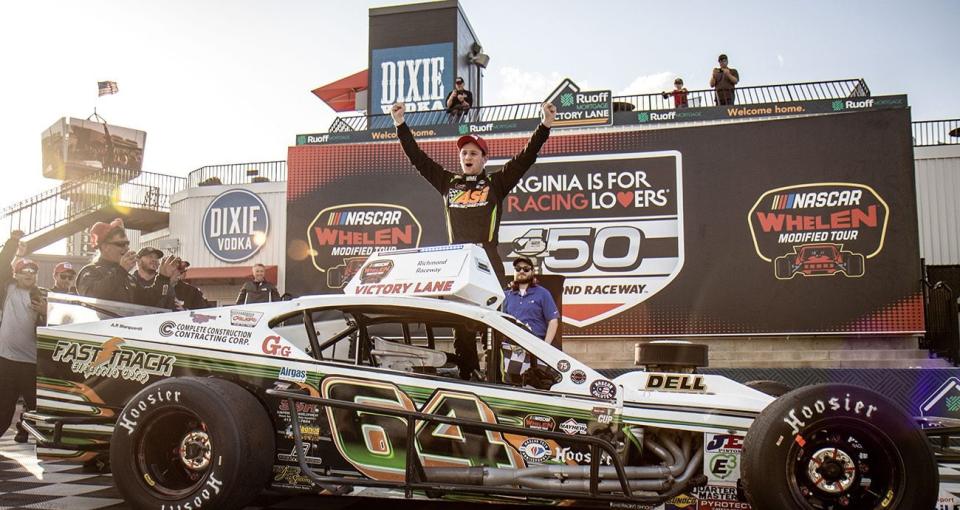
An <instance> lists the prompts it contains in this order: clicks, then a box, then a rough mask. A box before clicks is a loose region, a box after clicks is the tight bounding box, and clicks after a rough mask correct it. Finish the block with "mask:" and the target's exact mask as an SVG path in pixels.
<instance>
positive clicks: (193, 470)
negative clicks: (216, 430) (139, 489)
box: [135, 408, 213, 500]
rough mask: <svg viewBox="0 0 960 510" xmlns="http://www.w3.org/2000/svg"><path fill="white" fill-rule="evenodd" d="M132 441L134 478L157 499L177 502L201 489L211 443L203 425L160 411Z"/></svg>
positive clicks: (183, 413)
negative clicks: (135, 471) (134, 465)
mask: <svg viewBox="0 0 960 510" xmlns="http://www.w3.org/2000/svg"><path fill="white" fill-rule="evenodd" d="M135 441H136V442H135V448H136V459H137V460H136V469H137V470H138V471H139V472H138V473H137V474H138V475H139V477H140V478H141V479H142V480H143V481H144V482H145V483H146V485H147V486H148V487H149V489H150V490H151V491H153V492H154V493H155V494H156V495H157V496H158V497H160V498H162V499H168V500H175V499H180V498H183V497H186V496H188V495H190V494H192V493H193V492H194V491H195V490H196V489H198V488H199V487H200V486H201V485H203V483H204V481H205V479H206V475H207V473H208V472H209V468H210V459H211V457H212V454H213V443H212V441H211V439H210V435H209V433H208V431H207V427H206V424H204V423H203V421H202V420H201V419H200V418H199V417H198V416H197V415H196V414H194V413H193V412H191V411H188V410H186V409H182V408H176V409H167V410H164V411H162V412H160V413H158V414H157V415H155V417H154V419H152V420H151V421H150V423H149V424H147V425H146V426H145V427H144V429H143V431H142V432H141V433H140V434H139V435H138V437H137V439H136V440H135Z"/></svg>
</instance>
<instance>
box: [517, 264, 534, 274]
mask: <svg viewBox="0 0 960 510" xmlns="http://www.w3.org/2000/svg"><path fill="white" fill-rule="evenodd" d="M513 269H514V270H515V271H516V272H518V273H529V272H530V271H533V268H532V267H530V266H517V267H515V268H513Z"/></svg>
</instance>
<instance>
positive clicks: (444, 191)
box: [390, 103, 557, 286]
mask: <svg viewBox="0 0 960 510" xmlns="http://www.w3.org/2000/svg"><path fill="white" fill-rule="evenodd" d="M541 110H542V115H543V119H542V121H541V122H540V125H539V126H537V130H536V131H534V132H533V136H531V137H530V141H529V142H527V146H526V147H525V148H524V149H523V150H522V151H520V153H519V154H517V155H516V156H514V157H513V159H511V160H510V161H508V162H507V163H506V164H505V165H504V166H503V171H501V172H496V173H493V174H490V175H488V174H487V173H486V172H484V166H486V164H487V160H488V159H489V154H488V150H487V142H486V141H485V140H484V139H483V138H480V137H479V136H477V135H466V136H461V137H460V138H459V139H458V140H457V148H458V149H459V150H460V169H461V170H462V171H463V174H454V173H450V172H448V171H446V170H444V168H443V167H442V166H440V165H439V164H437V163H436V162H435V161H434V160H432V159H430V156H427V155H426V153H424V152H423V151H422V150H420V147H419V146H418V145H417V141H416V140H415V139H414V137H413V133H412V132H411V131H410V127H409V126H407V124H406V123H405V122H404V118H403V115H404V112H405V111H406V108H405V107H404V105H403V103H396V104H394V105H393V107H392V108H391V110H390V115H391V116H393V123H394V125H395V126H396V127H397V138H398V139H399V140H400V145H401V146H402V147H403V152H404V153H406V155H407V158H409V159H410V163H412V164H413V166H415V167H416V168H417V171H418V172H420V175H422V176H423V178H424V179H426V180H427V181H428V182H429V183H430V184H431V185H432V186H433V187H434V189H436V190H437V192H439V193H440V194H441V195H442V196H443V197H444V209H445V210H446V214H447V232H448V235H449V238H450V242H451V243H454V244H459V243H475V244H479V245H480V246H482V247H483V249H484V250H485V251H486V252H487V257H488V258H489V259H490V263H491V264H492V265H493V270H494V272H495V273H496V275H497V279H498V281H499V284H500V285H501V286H502V285H504V283H505V281H506V274H505V271H504V269H503V261H502V260H501V259H500V255H499V254H498V253H497V242H498V236H499V231H500V217H501V216H502V214H503V208H502V202H503V199H504V198H506V197H507V194H509V193H510V190H512V189H513V187H514V186H516V185H517V182H519V181H520V178H521V177H523V174H525V173H526V172H527V170H529V169H530V167H531V166H533V164H534V162H536V160H537V153H539V152H540V148H541V147H543V144H544V143H546V141H547V137H549V136H550V126H552V125H553V120H554V119H555V118H556V116H557V107H556V106H554V105H553V104H551V103H544V104H543V105H542V106H541Z"/></svg>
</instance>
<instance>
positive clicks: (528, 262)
mask: <svg viewBox="0 0 960 510" xmlns="http://www.w3.org/2000/svg"><path fill="white" fill-rule="evenodd" d="M521 263H524V264H526V265H528V266H531V267H532V266H533V261H532V260H530V259H529V258H527V257H524V256H520V257H517V258H515V259H513V267H517V265H519V264H521Z"/></svg>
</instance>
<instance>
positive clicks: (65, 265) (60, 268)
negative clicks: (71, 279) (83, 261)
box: [53, 262, 77, 277]
mask: <svg viewBox="0 0 960 510" xmlns="http://www.w3.org/2000/svg"><path fill="white" fill-rule="evenodd" d="M66 272H70V273H76V272H77V270H76V269H74V268H73V264H71V263H69V262H61V263H59V264H57V267H55V268H53V276H54V277H56V276H57V275H58V274H60V273H66Z"/></svg>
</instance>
